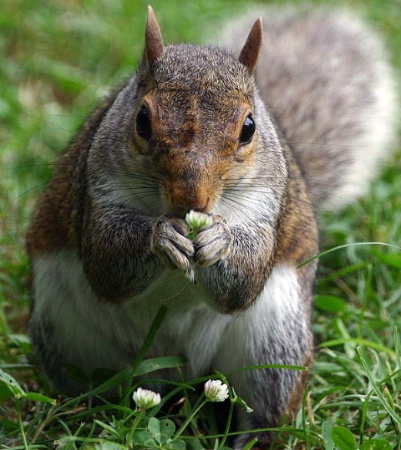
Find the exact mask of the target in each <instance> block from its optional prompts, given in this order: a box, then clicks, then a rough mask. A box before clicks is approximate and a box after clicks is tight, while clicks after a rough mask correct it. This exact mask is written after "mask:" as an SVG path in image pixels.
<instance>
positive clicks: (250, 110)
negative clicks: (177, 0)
mask: <svg viewBox="0 0 401 450" xmlns="http://www.w3.org/2000/svg"><path fill="white" fill-rule="evenodd" d="M261 46H262V23H261V20H260V19H259V20H257V21H256V23H255V24H254V26H253V28H252V29H251V31H250V33H249V36H248V38H247V40H246V42H245V44H244V46H243V48H242V51H241V53H240V55H239V57H237V56H234V55H232V54H231V53H229V52H227V51H225V50H222V49H218V48H213V47H201V46H196V45H185V44H184V45H172V46H164V45H163V39H162V35H161V32H160V28H159V25H158V23H157V20H156V17H155V15H154V12H153V10H152V8H150V7H149V15H148V21H147V26H146V33H145V50H144V53H143V57H142V61H141V64H140V67H139V70H138V73H137V76H136V78H135V83H136V87H137V90H136V93H135V98H134V104H135V110H134V112H133V115H132V116H131V119H130V120H131V126H132V128H131V129H132V133H131V136H130V145H129V146H130V149H129V154H127V155H126V158H125V163H124V164H125V169H126V170H125V172H126V173H132V174H133V178H134V177H135V178H136V180H137V181H136V182H138V180H139V179H140V180H142V181H143V183H142V184H143V186H144V190H146V193H145V194H144V197H143V202H142V203H141V206H142V207H143V206H144V205H145V203H146V201H149V208H148V211H149V212H151V211H155V209H154V205H151V204H150V203H151V202H152V201H153V200H154V199H155V198H156V196H158V198H159V200H158V201H159V204H160V199H161V204H162V206H163V208H164V211H160V210H161V209H162V208H161V207H158V208H157V210H158V211H160V212H164V213H165V212H171V213H173V214H176V215H179V216H183V214H185V212H186V211H188V210H197V211H201V212H206V213H209V212H212V210H213V208H214V207H215V206H216V203H218V202H219V201H220V203H221V199H222V198H224V195H225V193H226V192H227V191H229V190H233V189H235V186H237V185H238V183H245V184H246V183H248V184H249V185H251V184H252V180H253V179H254V178H253V177H252V173H253V172H254V171H255V170H258V171H259V172H260V171H261V168H260V167H257V166H258V163H259V166H260V151H259V155H258V154H257V151H256V150H257V149H260V148H261V147H262V144H261V139H262V137H261V136H260V133H259V131H258V121H260V120H264V118H262V119H261V118H260V117H258V115H257V109H258V108H259V109H260V105H257V102H256V100H255V83H254V76H253V75H254V71H255V68H256V64H257V60H258V57H259V53H260V49H261ZM126 103H127V102H126V101H125V104H126ZM265 126H266V124H264V127H265ZM258 158H259V159H258ZM142 181H140V182H142ZM151 184H152V187H151ZM156 185H157V194H155V186H156ZM152 189H153V191H152ZM144 190H143V192H144ZM151 191H152V193H151ZM233 198H234V195H233ZM233 203H234V202H233ZM141 209H144V208H141ZM145 209H146V205H145Z"/></svg>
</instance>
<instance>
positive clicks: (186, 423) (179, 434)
mask: <svg viewBox="0 0 401 450" xmlns="http://www.w3.org/2000/svg"><path fill="white" fill-rule="evenodd" d="M207 402H208V400H207V399H205V400H203V402H202V403H201V404H200V405H199V406H198V407H197V408H195V409H194V410H193V411H192V414H191V415H190V416H189V417H188V418H187V420H186V421H185V422H184V423H183V424H182V425H181V426H180V429H179V430H178V431H177V433H176V434H175V437H174V439H178V438H179V437H180V436H181V434H182V433H183V432H184V431H185V429H186V428H187V426H188V425H189V424H190V423H191V422H192V420H193V418H194V417H195V416H196V415H197V414H198V412H199V411H200V410H201V409H202V408H203V407H204V406H205V405H206V403H207Z"/></svg>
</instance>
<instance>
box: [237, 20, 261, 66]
mask: <svg viewBox="0 0 401 450" xmlns="http://www.w3.org/2000/svg"><path fill="white" fill-rule="evenodd" d="M262 42H263V27H262V18H261V17H259V19H258V20H257V21H256V22H255V23H254V25H253V27H252V29H251V31H250V32H249V35H248V38H247V40H246V42H245V44H244V46H243V47H242V50H241V53H240V55H239V61H240V63H242V64H243V65H244V66H246V67H247V69H248V71H249V73H250V74H253V72H254V71H255V69H256V64H257V62H258V58H259V54H260V49H261V48H262Z"/></svg>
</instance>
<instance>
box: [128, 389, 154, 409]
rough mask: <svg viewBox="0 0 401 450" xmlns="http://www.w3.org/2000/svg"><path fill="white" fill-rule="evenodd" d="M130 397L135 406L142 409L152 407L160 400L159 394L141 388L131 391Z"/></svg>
mask: <svg viewBox="0 0 401 450" xmlns="http://www.w3.org/2000/svg"><path fill="white" fill-rule="evenodd" d="M132 397H133V399H134V402H135V404H136V406H137V407H138V408H139V409H142V410H145V409H150V408H153V407H154V406H156V405H158V404H159V403H160V401H161V397H160V394H156V392H153V391H149V390H147V389H142V388H138V389H137V390H136V391H135V392H134V393H133V395H132Z"/></svg>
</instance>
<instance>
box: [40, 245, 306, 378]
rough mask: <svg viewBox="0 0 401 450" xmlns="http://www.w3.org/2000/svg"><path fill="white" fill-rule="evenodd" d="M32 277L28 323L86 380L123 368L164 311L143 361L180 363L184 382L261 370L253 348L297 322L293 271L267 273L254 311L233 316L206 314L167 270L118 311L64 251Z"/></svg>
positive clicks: (200, 299)
mask: <svg viewBox="0 0 401 450" xmlns="http://www.w3.org/2000/svg"><path fill="white" fill-rule="evenodd" d="M33 271H34V286H33V287H34V293H35V306H34V311H33V314H32V318H31V322H32V323H36V325H35V326H40V325H38V324H40V323H41V322H42V320H46V321H47V322H49V323H50V324H51V325H52V327H53V329H54V331H55V333H54V335H55V342H53V343H52V345H53V346H55V348H58V349H59V350H60V351H61V352H62V354H63V356H64V359H65V360H66V361H68V363H69V364H73V365H76V366H78V367H81V368H82V369H84V370H85V371H86V373H87V374H90V373H91V372H92V371H93V370H94V369H95V368H100V367H101V368H111V369H116V370H119V369H121V368H123V367H125V366H127V365H129V364H130V363H131V362H132V361H133V360H134V358H135V355H136V352H137V351H138V350H139V348H140V347H141V345H142V344H143V341H144V338H145V336H146V334H147V333H148V331H149V328H150V325H151V323H152V321H153V319H154V317H155V315H156V314H157V311H158V310H159V308H160V306H161V305H163V304H164V305H165V306H167V308H168V313H167V315H166V317H165V320H164V321H163V323H162V326H161V328H160V330H159V332H158V334H157V336H156V338H155V340H154V342H153V344H152V346H151V349H150V354H149V355H147V356H148V357H156V356H183V357H185V358H187V360H188V367H187V373H186V374H185V375H186V376H188V377H191V378H192V377H197V376H199V375H201V374H208V373H210V372H212V371H213V370H214V369H216V368H220V369H225V370H233V369H235V368H238V367H242V366H245V365H249V364H253V363H260V361H258V362H257V361H253V360H254V359H258V358H257V357H256V355H255V351H256V348H255V343H256V342H258V341H259V342H261V343H262V342H263V346H264V347H265V346H269V343H268V342H265V341H266V340H268V339H269V337H273V338H274V336H275V335H276V333H280V326H281V324H284V323H285V322H286V321H288V320H289V319H290V318H295V317H298V318H299V319H298V320H301V321H302V319H301V318H302V317H303V314H302V313H301V312H300V308H302V305H301V304H300V300H299V298H300V297H299V286H298V282H297V277H296V272H295V269H294V268H292V267H286V266H280V267H276V268H274V269H273V272H272V274H271V276H270V277H269V279H268V281H267V283H266V286H265V289H264V290H263V292H262V293H261V295H260V297H259V298H258V299H257V301H256V302H255V305H254V306H253V307H251V308H249V309H248V310H247V311H246V312H245V313H243V314H241V315H237V316H230V315H223V314H220V313H218V312H217V311H215V310H214V309H212V308H211V307H210V306H209V305H208V304H207V303H206V302H205V296H206V294H205V292H204V291H203V290H202V287H201V286H200V285H199V284H195V285H194V284H192V283H190V282H189V281H188V280H187V279H186V278H185V276H184V275H183V274H182V273H180V272H179V271H167V270H166V271H165V272H164V273H163V274H162V276H161V277H159V279H158V280H157V282H156V283H154V286H153V288H152V289H150V290H148V291H146V293H144V294H142V295H141V296H138V297H136V298H135V299H134V300H131V301H126V302H124V303H122V304H111V303H103V302H99V301H98V299H97V297H96V296H95V295H94V293H93V292H92V289H91V288H90V286H89V284H88V282H87V280H86V277H85V275H84V272H83V268H82V265H81V262H80V260H79V258H78V257H77V255H76V254H75V253H73V252H71V251H67V250H63V251H59V252H57V253H54V254H52V255H47V256H45V257H41V258H37V259H36V260H35V261H34V264H33ZM256 347H257V345H256Z"/></svg>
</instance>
